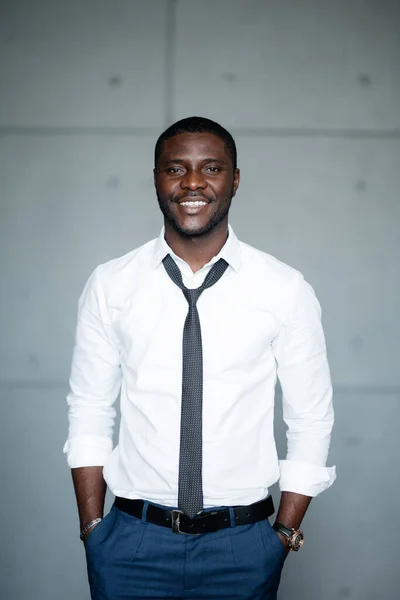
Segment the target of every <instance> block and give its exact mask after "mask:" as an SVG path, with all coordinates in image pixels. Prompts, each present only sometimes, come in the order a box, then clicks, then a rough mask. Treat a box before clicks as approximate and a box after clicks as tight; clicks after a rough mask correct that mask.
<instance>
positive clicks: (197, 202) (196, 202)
mask: <svg viewBox="0 0 400 600" xmlns="http://www.w3.org/2000/svg"><path fill="white" fill-rule="evenodd" d="M179 204H180V205H181V206H205V205H206V204H208V202H207V201H206V200H182V201H181V202H179Z"/></svg>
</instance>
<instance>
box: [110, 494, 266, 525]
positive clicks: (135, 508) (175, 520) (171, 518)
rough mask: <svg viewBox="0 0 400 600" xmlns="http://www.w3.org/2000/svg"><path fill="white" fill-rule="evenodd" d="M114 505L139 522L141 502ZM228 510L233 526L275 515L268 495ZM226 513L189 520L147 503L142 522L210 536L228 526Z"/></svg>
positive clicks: (177, 512) (121, 500) (120, 501)
mask: <svg viewBox="0 0 400 600" xmlns="http://www.w3.org/2000/svg"><path fill="white" fill-rule="evenodd" d="M114 505H115V506H116V507H117V508H118V509H119V510H122V511H123V512H126V513H128V514H129V515H131V516H132V517H136V518H137V519H141V518H142V515H143V508H144V505H145V502H144V501H143V500H129V499H128V498H121V497H119V496H117V497H116V498H115V502H114ZM232 510H233V518H234V522H235V526H237V525H250V524H251V523H257V522H258V521H262V520H263V519H267V518H268V517H270V516H271V515H273V514H274V512H275V510H274V503H273V501H272V497H271V496H268V497H267V498H265V500H260V502H255V503H254V504H250V505H249V506H232ZM230 514H231V511H230V509H229V508H221V509H219V510H210V511H207V512H203V513H201V514H200V515H198V516H196V517H194V518H193V519H190V518H189V517H188V516H187V515H185V514H184V513H183V512H182V511H181V510H175V509H167V508H161V507H160V506H156V505H155V504H151V503H149V504H148V506H147V511H146V521H147V522H148V523H153V524H154V525H161V527H169V528H171V529H172V531H173V532H174V533H185V534H188V535H200V534H201V533H211V532H215V531H218V530H219V529H225V528H226V527H231V518H230Z"/></svg>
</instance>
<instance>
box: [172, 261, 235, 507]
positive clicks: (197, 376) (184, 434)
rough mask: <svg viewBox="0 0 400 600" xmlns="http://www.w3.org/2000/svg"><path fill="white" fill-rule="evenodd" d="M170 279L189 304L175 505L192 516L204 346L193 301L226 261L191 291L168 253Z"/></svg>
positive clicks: (199, 500) (199, 496)
mask: <svg viewBox="0 0 400 600" xmlns="http://www.w3.org/2000/svg"><path fill="white" fill-rule="evenodd" d="M163 264H164V267H165V270H166V271H167V273H168V275H169V276H170V278H171V279H172V281H173V282H174V283H175V284H176V285H177V286H178V287H180V288H181V290H182V292H183V294H184V296H185V298H186V300H187V301H188V304H189V310H188V314H187V316H186V320H185V325H184V327H183V343H182V407H181V434H180V451H179V480H178V508H179V509H180V510H182V511H183V512H184V513H185V514H186V515H188V516H189V517H191V518H193V517H194V516H195V515H196V514H197V513H198V512H200V511H201V510H202V509H203V482H202V459H203V456H202V455H203V423H202V417H203V349H202V343H201V327H200V319H199V313H198V311H197V307H196V302H197V300H198V299H199V297H200V294H201V293H202V292H203V291H204V290H205V289H206V288H208V287H211V286H212V285H214V283H217V281H218V279H220V277H222V275H223V274H224V272H225V270H226V268H227V267H228V263H227V262H226V261H225V260H224V259H223V258H220V259H219V261H218V262H216V263H215V264H214V265H213V267H212V268H211V270H210V271H209V273H208V274H207V276H206V278H205V280H204V283H203V285H201V286H200V287H198V288H196V289H194V290H190V289H188V288H187V287H186V286H185V285H184V284H183V281H182V275H181V272H180V270H179V267H178V266H177V264H176V263H175V261H174V259H173V258H172V257H171V256H170V255H169V254H167V256H166V257H165V258H164V260H163Z"/></svg>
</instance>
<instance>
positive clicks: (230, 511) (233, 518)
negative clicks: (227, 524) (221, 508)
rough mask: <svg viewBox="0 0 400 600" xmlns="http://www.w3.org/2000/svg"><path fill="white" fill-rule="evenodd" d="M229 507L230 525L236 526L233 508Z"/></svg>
mask: <svg viewBox="0 0 400 600" xmlns="http://www.w3.org/2000/svg"><path fill="white" fill-rule="evenodd" d="M228 509H229V518H230V520H231V527H236V523H235V511H234V509H233V507H232V506H229V507H228Z"/></svg>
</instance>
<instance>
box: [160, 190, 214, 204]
mask: <svg viewBox="0 0 400 600" xmlns="http://www.w3.org/2000/svg"><path fill="white" fill-rule="evenodd" d="M184 198H201V199H202V200H205V201H206V202H212V201H213V200H214V197H213V196H208V195H207V194H199V192H186V193H185V194H181V195H180V196H172V198H171V201H172V202H178V203H179V202H180V201H181V200H183V199H184Z"/></svg>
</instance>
